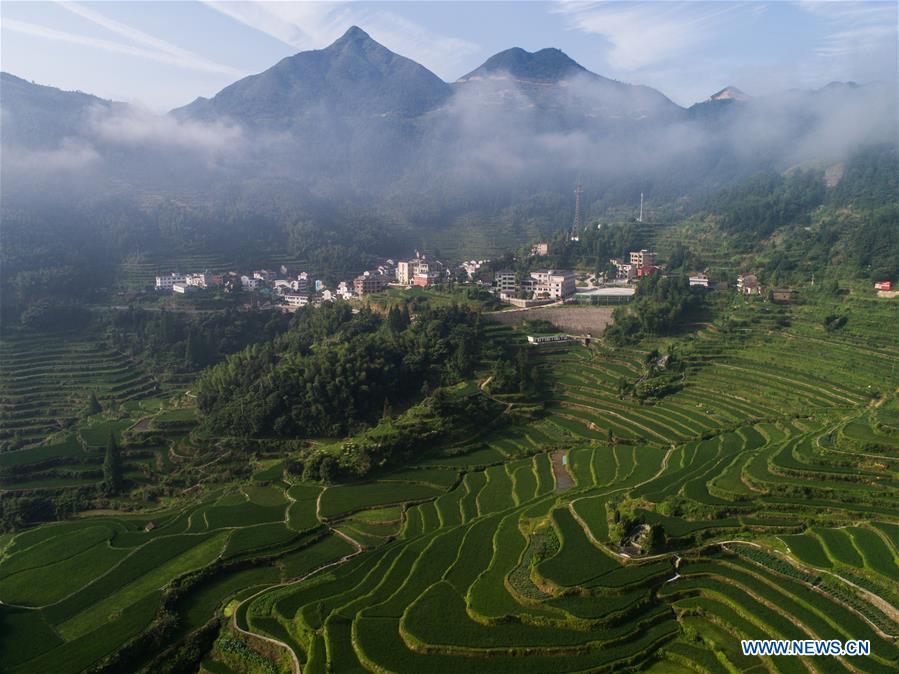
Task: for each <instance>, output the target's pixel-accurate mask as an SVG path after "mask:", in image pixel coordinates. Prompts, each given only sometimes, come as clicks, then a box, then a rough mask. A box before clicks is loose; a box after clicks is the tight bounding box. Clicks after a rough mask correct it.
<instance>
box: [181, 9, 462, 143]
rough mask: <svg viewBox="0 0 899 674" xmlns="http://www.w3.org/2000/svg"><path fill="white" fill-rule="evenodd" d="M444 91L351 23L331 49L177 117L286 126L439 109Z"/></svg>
mask: <svg viewBox="0 0 899 674" xmlns="http://www.w3.org/2000/svg"><path fill="white" fill-rule="evenodd" d="M449 94H450V87H449V85H448V84H447V83H446V82H444V81H443V80H441V79H440V78H439V77H437V76H436V75H435V74H434V73H432V72H431V71H429V70H428V69H427V68H425V67H424V66H422V65H419V64H418V63H415V62H414V61H411V60H410V59H407V58H405V57H403V56H400V55H399V54H395V53H393V52H392V51H390V50H389V49H387V47H385V46H383V45H382V44H380V43H379V42H377V41H376V40H374V39H372V37H371V36H370V35H369V34H368V33H366V32H365V31H364V30H362V29H361V28H359V27H358V26H351V27H350V28H349V29H348V30H347V31H346V32H345V33H344V34H343V35H342V36H341V37H340V38H338V39H337V40H335V41H334V42H333V43H332V44H331V45H330V46H328V47H325V48H324V49H315V50H312V51H303V52H299V53H297V54H294V55H293V56H288V57H286V58H284V59H282V60H281V61H279V62H278V63H276V64H275V65H273V66H272V67H271V68H269V69H268V70H265V71H264V72H261V73H259V74H257V75H250V76H249V77H245V78H244V79H242V80H238V81H237V82H235V83H234V84H232V85H230V86H228V87H225V88H224V89H223V90H222V91H220V92H219V93H218V94H216V95H215V96H214V97H213V98H211V99H208V100H206V99H197V100H196V101H194V102H193V103H191V104H190V105H188V106H185V107H184V108H179V109H178V110H177V111H176V114H177V115H179V116H185V117H196V118H200V119H215V118H219V117H226V118H230V119H234V120H237V121H239V122H241V123H243V124H246V125H247V126H261V125H267V126H274V127H279V126H280V127H284V128H287V127H290V126H291V125H294V124H299V123H302V124H310V125H311V124H312V122H311V121H310V120H311V119H312V118H313V117H314V116H315V115H317V114H326V115H327V116H328V119H333V118H334V116H336V115H340V116H350V117H358V116H365V117H370V118H380V117H383V116H385V115H398V116H401V117H405V116H414V115H418V114H421V113H423V112H426V111H428V110H432V109H433V108H435V107H438V106H439V105H441V104H442V103H443V102H444V101H445V100H446V98H447V97H448V96H449ZM326 111H327V112H326Z"/></svg>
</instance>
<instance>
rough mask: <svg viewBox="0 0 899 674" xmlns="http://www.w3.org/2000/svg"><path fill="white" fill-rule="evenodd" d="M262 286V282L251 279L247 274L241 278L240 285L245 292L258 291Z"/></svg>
mask: <svg viewBox="0 0 899 674" xmlns="http://www.w3.org/2000/svg"><path fill="white" fill-rule="evenodd" d="M261 284H262V281H260V280H259V279H258V278H251V277H249V276H247V275H246V274H244V275H243V276H241V277H240V285H241V287H243V289H244V290H256V289H257V288H258V287H259V286H260V285H261Z"/></svg>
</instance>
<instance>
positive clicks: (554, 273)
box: [531, 269, 577, 300]
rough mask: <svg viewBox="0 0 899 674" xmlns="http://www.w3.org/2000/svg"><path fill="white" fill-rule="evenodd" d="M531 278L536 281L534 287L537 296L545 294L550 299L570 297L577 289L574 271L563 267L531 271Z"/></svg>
mask: <svg viewBox="0 0 899 674" xmlns="http://www.w3.org/2000/svg"><path fill="white" fill-rule="evenodd" d="M531 278H532V279H534V280H535V281H536V282H537V283H536V287H535V288H534V294H535V295H537V296H544V295H545V296H546V297H549V298H550V299H554V300H561V299H565V298H566V297H571V296H572V295H574V293H575V291H576V290H577V280H576V279H575V276H574V272H571V271H568V270H565V269H548V270H540V271H532V272H531Z"/></svg>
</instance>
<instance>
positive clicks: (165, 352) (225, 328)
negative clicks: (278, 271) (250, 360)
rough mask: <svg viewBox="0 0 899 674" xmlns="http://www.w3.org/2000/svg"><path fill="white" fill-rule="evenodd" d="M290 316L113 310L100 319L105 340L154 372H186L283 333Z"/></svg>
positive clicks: (233, 311)
mask: <svg viewBox="0 0 899 674" xmlns="http://www.w3.org/2000/svg"><path fill="white" fill-rule="evenodd" d="M289 324H290V316H289V315H288V314H284V313H282V312H279V311H276V312H272V311H260V310H253V309H249V310H238V309H234V308H228V309H225V310H224V311H222V312H215V313H205V314H191V313H187V312H176V311H166V310H165V308H162V309H161V310H159V311H148V310H146V309H141V308H140V307H133V306H131V307H128V308H127V309H125V310H121V311H116V310H113V311H111V312H110V313H109V315H108V316H106V317H105V322H104V325H105V326H106V339H107V340H108V341H109V342H110V344H111V345H112V346H113V347H115V348H116V349H118V350H119V351H121V352H123V353H127V354H129V355H131V356H134V357H137V358H140V359H141V360H144V361H146V362H148V363H149V364H151V365H152V366H153V369H155V370H158V371H169V372H190V371H194V370H199V369H202V368H204V367H207V366H209V365H213V364H215V363H217V362H219V361H220V360H222V358H224V357H225V356H226V355H227V354H231V353H235V352H236V351H240V350H241V349H243V348H245V347H246V346H249V345H250V344H253V343H255V342H260V341H265V340H269V339H273V338H274V337H276V336H277V335H279V334H281V333H283V332H284V331H285V330H287V328H288V326H289Z"/></svg>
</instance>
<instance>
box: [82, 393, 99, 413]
mask: <svg viewBox="0 0 899 674" xmlns="http://www.w3.org/2000/svg"><path fill="white" fill-rule="evenodd" d="M102 410H103V408H102V407H100V401H99V400H97V393H96V391H91V394H90V396H88V399H87V407H86V408H85V410H84V413H85V414H86V415H87V416H89V417H92V416H94V415H95V414H100V412H101V411H102Z"/></svg>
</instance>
